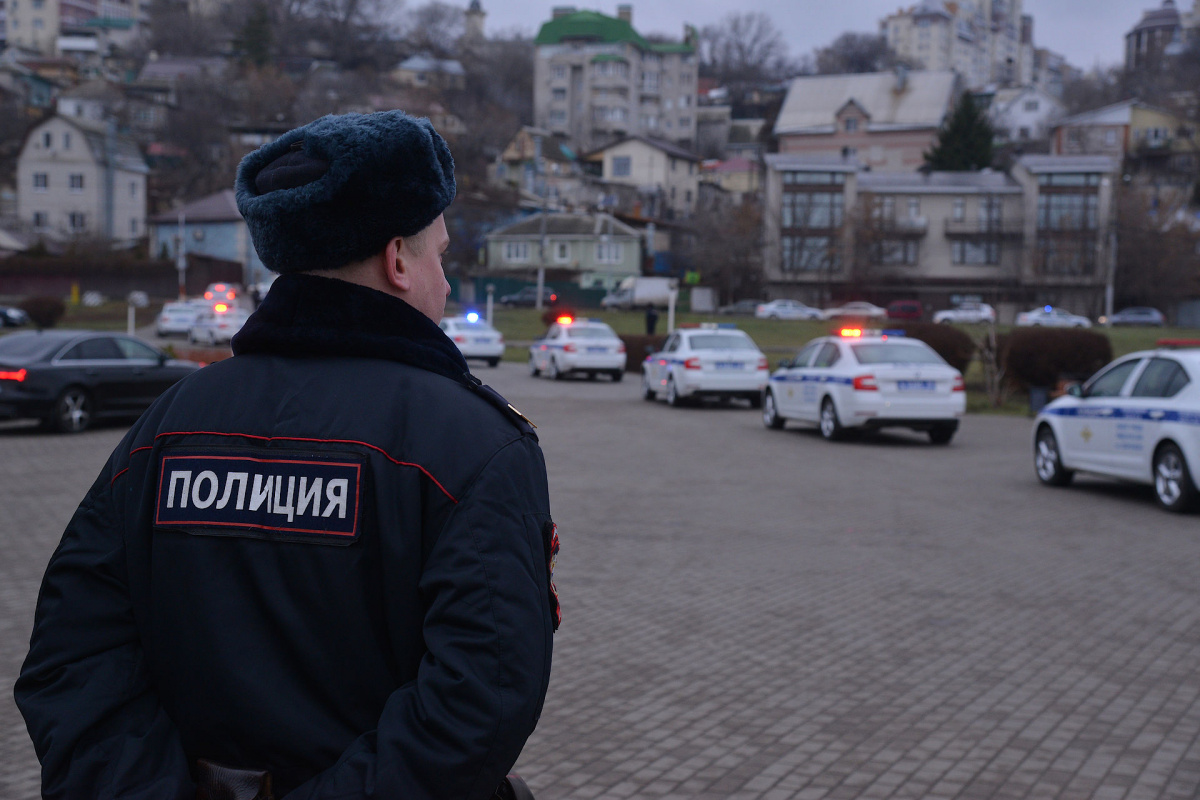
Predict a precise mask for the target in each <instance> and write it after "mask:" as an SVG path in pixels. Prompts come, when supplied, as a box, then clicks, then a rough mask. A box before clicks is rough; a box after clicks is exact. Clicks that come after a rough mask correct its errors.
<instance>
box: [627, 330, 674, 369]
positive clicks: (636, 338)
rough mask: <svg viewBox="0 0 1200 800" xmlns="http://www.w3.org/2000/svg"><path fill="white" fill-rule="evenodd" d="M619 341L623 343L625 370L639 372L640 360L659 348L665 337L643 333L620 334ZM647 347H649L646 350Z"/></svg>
mask: <svg viewBox="0 0 1200 800" xmlns="http://www.w3.org/2000/svg"><path fill="white" fill-rule="evenodd" d="M621 341H622V342H624V343H625V371H626V372H641V371H642V362H643V361H645V360H646V356H648V355H650V353H657V352H658V351H659V350H661V349H662V346H663V343H664V342H666V341H667V337H666V336H665V335H661V336H660V335H656V336H647V335H646V334H644V333H637V334H621ZM647 347H649V348H650V349H649V350H648V351H647V350H646V348H647Z"/></svg>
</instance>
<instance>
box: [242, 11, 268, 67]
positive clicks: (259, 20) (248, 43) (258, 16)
mask: <svg viewBox="0 0 1200 800" xmlns="http://www.w3.org/2000/svg"><path fill="white" fill-rule="evenodd" d="M237 47H238V49H239V50H241V52H242V58H243V59H245V60H246V61H249V62H250V63H251V64H253V65H254V66H256V67H262V66H265V65H266V64H267V63H268V62H269V61H270V60H271V15H270V12H269V11H268V10H267V6H266V5H265V4H264V3H257V4H256V5H255V6H254V8H253V9H252V10H251V11H250V14H249V16H248V17H247V18H246V24H245V25H243V26H242V31H241V35H240V36H239V37H238V40H237Z"/></svg>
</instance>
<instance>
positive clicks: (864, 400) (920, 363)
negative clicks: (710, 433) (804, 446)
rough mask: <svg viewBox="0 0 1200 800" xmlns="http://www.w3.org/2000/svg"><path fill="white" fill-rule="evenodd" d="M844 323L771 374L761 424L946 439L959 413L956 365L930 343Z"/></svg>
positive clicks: (962, 401)
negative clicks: (894, 431) (902, 431)
mask: <svg viewBox="0 0 1200 800" xmlns="http://www.w3.org/2000/svg"><path fill="white" fill-rule="evenodd" d="M865 333H866V335H864V332H863V331H859V330H846V331H844V332H843V335H842V336H823V337H821V338H820V339H814V340H813V341H811V342H809V343H808V344H807V345H805V347H804V349H802V350H801V351H800V353H799V354H798V355H797V356H796V357H795V358H794V359H791V360H790V361H784V362H783V363H782V364H780V365H779V369H777V370H776V371H775V373H774V374H773V375H771V380H770V384H769V385H768V387H767V389H766V390H765V391H764V392H763V424H764V425H766V426H767V427H768V428H775V429H779V428H782V427H783V426H784V425H785V424H787V422H788V421H789V420H796V421H798V422H807V423H815V424H816V425H817V428H818V429H819V430H820V432H821V435H822V436H823V437H825V438H826V439H831V440H832V439H841V438H843V437H844V436H845V435H846V434H847V433H848V432H849V431H852V430H876V429H879V428H888V427H902V428H911V429H913V430H918V431H925V432H926V433H928V435H929V439H930V441H932V442H933V443H934V444H948V443H949V442H950V440H951V439H953V438H954V433H955V431H957V430H958V420H959V418H960V417H962V415H963V414H964V413H966V407H967V399H966V391H965V388H966V387H965V386H964V385H963V377H962V373H960V372H959V371H958V370H956V369H955V368H954V367H952V366H950V365H949V364H947V363H946V362H945V361H944V360H943V359H942V357H941V356H939V355H938V354H937V353H936V352H935V351H934V349H933V348H932V347H930V346H929V345H927V344H925V343H924V342H920V341H917V340H916V339H907V338H904V337H903V336H902V335H900V336H898V335H896V334H894V333H889V334H883V333H879V334H875V335H872V334H871V333H870V332H865Z"/></svg>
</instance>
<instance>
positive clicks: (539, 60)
mask: <svg viewBox="0 0 1200 800" xmlns="http://www.w3.org/2000/svg"><path fill="white" fill-rule="evenodd" d="M632 23H633V7H632V6H630V5H621V6H618V7H617V16H616V17H610V16H607V15H605V14H601V13H599V12H597V11H579V10H576V9H575V8H574V7H573V6H562V7H558V8H555V9H554V10H553V12H552V18H551V19H550V21H549V22H546V23H544V24H543V25H542V27H541V30H539V31H538V35H537V38H535V39H534V44H535V45H536V48H537V50H536V56H535V59H534V82H533V86H534V90H533V106H534V108H533V115H534V124H535V125H536V126H537V127H539V128H544V129H546V130H548V131H550V132H551V133H552V134H558V135H562V136H566V137H568V138H570V139H571V141H572V142H573V144H574V145H575V146H576V147H577V148H578V149H579V150H581V151H588V150H594V149H595V148H597V147H600V146H601V145H604V144H607V143H609V142H612V141H615V140H617V139H620V138H622V137H624V136H651V137H655V138H658V139H663V140H667V141H670V142H672V143H674V144H678V145H682V146H684V147H689V148H691V147H694V144H695V140H696V99H697V94H696V72H697V66H698V64H697V59H696V39H695V31H694V30H693V29H691V28H687V29H685V30H686V36H685V39H684V41H682V42H650V41H648V40H646V39H645V38H643V37H642V36H641V35H640V34H638V32H637V31H636V30H634V28H633V24H632Z"/></svg>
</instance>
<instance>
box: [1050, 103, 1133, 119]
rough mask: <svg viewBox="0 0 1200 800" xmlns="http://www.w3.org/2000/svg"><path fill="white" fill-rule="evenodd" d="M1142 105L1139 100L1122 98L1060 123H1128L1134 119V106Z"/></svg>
mask: <svg viewBox="0 0 1200 800" xmlns="http://www.w3.org/2000/svg"><path fill="white" fill-rule="evenodd" d="M1135 105H1141V104H1140V103H1138V101H1137V100H1122V101H1121V102H1120V103H1113V104H1112V105H1110V106H1104V107H1102V108H1094V109H1092V110H1091V111H1084V112H1083V113H1082V114H1076V115H1075V116H1073V117H1067V118H1066V119H1064V120H1063V121H1062V122H1060V123H1059V124H1060V125H1128V124H1130V122H1132V121H1133V107H1134V106H1135Z"/></svg>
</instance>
